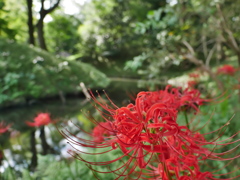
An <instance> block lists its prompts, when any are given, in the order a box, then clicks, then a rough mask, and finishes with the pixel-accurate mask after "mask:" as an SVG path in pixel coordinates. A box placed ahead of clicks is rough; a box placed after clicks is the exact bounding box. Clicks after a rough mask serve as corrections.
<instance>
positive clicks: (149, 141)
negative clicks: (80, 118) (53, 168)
mask: <svg viewBox="0 0 240 180" xmlns="http://www.w3.org/2000/svg"><path fill="white" fill-rule="evenodd" d="M92 98H93V100H94V101H95V103H96V104H98V105H100V107H101V108H103V110H101V109H100V108H97V109H98V110H99V112H100V113H101V115H102V117H103V119H104V120H105V121H106V122H105V123H103V122H101V123H98V122H97V121H96V120H95V119H93V118H91V119H90V120H91V121H92V122H94V123H96V124H97V126H96V127H95V128H94V130H93V132H92V133H91V134H89V135H91V136H92V137H93V140H86V139H84V138H81V137H76V136H74V135H73V134H71V133H70V132H69V131H67V130H66V131H65V132H64V131H62V134H63V136H65V137H66V138H67V139H68V140H69V141H70V143H71V144H74V145H79V146H82V147H89V148H108V150H106V151H104V152H101V153H88V152H83V151H81V150H78V149H77V148H75V147H73V148H74V149H75V150H76V153H73V154H72V155H73V156H74V157H75V158H77V159H79V160H81V161H83V162H85V163H87V164H89V165H90V166H89V168H90V169H92V170H93V171H96V172H99V171H97V170H96V169H94V168H93V167H92V165H93V166H101V165H105V166H108V165H110V164H112V163H115V162H121V163H122V165H120V166H119V167H118V168H116V169H111V167H110V166H109V171H106V172H103V173H114V174H115V175H116V176H117V178H116V179H120V178H124V179H131V178H133V179H139V178H142V179H161V180H173V179H181V180H188V179H189V180H195V179H197V180H207V179H217V178H215V176H217V175H213V174H212V173H210V172H201V171H200V168H199V164H200V162H204V161H205V160H207V159H210V160H221V161H225V160H233V159H236V158H238V157H239V156H240V155H238V156H235V157H227V155H228V154H231V153H232V152H233V151H234V150H235V149H236V148H237V147H238V145H237V146H236V147H234V148H232V149H230V150H228V151H225V152H222V153H218V152H216V151H215V149H217V146H220V147H221V146H226V145H228V144H233V143H236V142H239V141H240V140H236V141H231V140H232V138H233V137H235V136H236V135H238V133H236V134H234V135H233V136H232V137H230V138H228V139H225V140H218V139H219V138H220V137H221V136H219V137H217V138H215V139H212V140H211V141H207V140H206V139H205V136H207V135H208V134H210V133H208V134H200V133H199V132H194V131H191V130H190V129H189V128H188V127H186V126H180V125H179V124H178V122H177V121H178V120H177V117H178V112H179V111H180V110H181V109H182V107H189V108H192V109H195V110H196V111H198V106H200V105H202V104H203V102H204V101H205V100H204V99H201V98H200V93H199V91H197V90H194V89H191V90H190V89H185V90H183V91H181V90H180V89H177V88H171V87H170V86H167V87H166V89H165V90H160V91H155V92H140V93H139V94H138V95H137V98H136V100H135V104H129V105H128V106H126V107H120V108H119V107H117V106H116V105H114V104H113V102H112V101H111V100H110V102H111V104H112V106H109V105H107V104H106V103H105V101H101V100H100V101H99V100H97V99H96V98H95V97H94V96H93V97H92ZM206 101H207V100H206ZM102 102H104V103H102ZM107 112H108V113H107ZM228 123H229V122H228ZM228 123H226V124H225V125H224V126H223V127H221V128H220V129H218V130H216V131H214V132H222V130H223V128H224V127H225V126H227V125H228ZM214 132H211V133H214ZM68 133H69V134H70V135H68ZM71 136H74V137H75V138H72V137H71ZM117 148H118V149H120V150H121V151H122V155H121V156H120V157H118V158H116V159H114V160H111V161H105V162H89V161H87V160H86V159H84V158H83V157H82V156H81V154H82V153H84V154H92V155H99V154H103V153H107V152H110V151H114V150H115V149H117ZM156 167H157V168H156Z"/></svg>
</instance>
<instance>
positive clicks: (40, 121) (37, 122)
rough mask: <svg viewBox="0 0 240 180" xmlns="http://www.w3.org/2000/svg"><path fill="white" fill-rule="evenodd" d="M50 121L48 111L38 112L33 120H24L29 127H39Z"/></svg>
mask: <svg viewBox="0 0 240 180" xmlns="http://www.w3.org/2000/svg"><path fill="white" fill-rule="evenodd" d="M50 123H53V121H52V120H51V118H50V114H49V113H39V114H38V115H37V116H36V117H35V118H34V122H28V121H27V122H26V124H27V125H28V126H31V127H40V126H44V125H48V124H50Z"/></svg>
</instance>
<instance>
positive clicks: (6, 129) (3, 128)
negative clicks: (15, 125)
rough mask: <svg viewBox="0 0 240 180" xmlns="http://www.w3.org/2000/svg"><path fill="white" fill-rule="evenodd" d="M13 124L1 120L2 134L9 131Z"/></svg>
mask: <svg viewBox="0 0 240 180" xmlns="http://www.w3.org/2000/svg"><path fill="white" fill-rule="evenodd" d="M10 127H11V125H7V124H6V123H5V122H3V121H2V122H0V134H3V133H5V132H7V131H8V129H9V128H10Z"/></svg>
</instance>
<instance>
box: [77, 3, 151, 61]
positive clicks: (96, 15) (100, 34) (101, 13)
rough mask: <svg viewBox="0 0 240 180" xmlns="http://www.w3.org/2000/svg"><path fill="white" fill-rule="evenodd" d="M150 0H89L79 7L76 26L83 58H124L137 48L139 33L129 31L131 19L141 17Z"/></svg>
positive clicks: (137, 49)
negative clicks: (80, 15) (79, 18)
mask: <svg viewBox="0 0 240 180" xmlns="http://www.w3.org/2000/svg"><path fill="white" fill-rule="evenodd" d="M152 3H153V1H143V0H136V1H119V0H104V1H97V0H94V1H91V2H89V3H86V5H85V6H84V7H83V10H82V11H83V15H84V21H83V24H82V25H81V26H80V27H79V33H80V36H81V39H82V41H81V43H80V44H79V49H80V53H81V54H82V56H83V57H84V56H86V57H88V58H87V60H90V59H92V60H99V61H104V60H112V61H117V60H118V59H124V58H126V57H129V56H131V57H132V55H136V54H137V53H139V52H140V48H141V47H142V37H141V36H142V35H138V34H135V33H134V32H133V28H134V26H135V25H134V23H135V22H136V21H141V20H144V19H145V14H146V13H147V11H148V10H150V9H152V8H153V7H152V6H153V4H152Z"/></svg>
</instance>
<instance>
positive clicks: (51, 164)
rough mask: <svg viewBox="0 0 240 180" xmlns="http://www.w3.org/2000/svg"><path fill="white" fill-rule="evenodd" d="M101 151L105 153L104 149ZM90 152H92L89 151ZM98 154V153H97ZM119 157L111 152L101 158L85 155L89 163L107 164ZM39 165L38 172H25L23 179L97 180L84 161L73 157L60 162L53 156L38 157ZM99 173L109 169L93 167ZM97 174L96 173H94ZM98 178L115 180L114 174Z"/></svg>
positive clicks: (101, 175) (102, 175)
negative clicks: (106, 162)
mask: <svg viewBox="0 0 240 180" xmlns="http://www.w3.org/2000/svg"><path fill="white" fill-rule="evenodd" d="M101 151H104V149H102V150H101ZM88 152H90V151H88ZM95 153H97V152H95ZM118 156H119V152H110V153H108V154H107V155H106V154H101V155H99V156H94V157H93V156H87V155H83V156H82V157H83V158H86V159H87V160H88V161H93V162H105V161H109V160H112V159H116V158H117V157H118ZM38 159H39V165H38V166H37V170H36V171H35V172H34V173H33V174H32V173H29V172H28V171H25V170H23V173H22V174H23V177H22V178H23V179H24V180H32V179H36V178H37V179H39V180H85V179H96V178H95V175H94V174H93V171H92V170H91V169H90V168H89V167H87V166H86V164H85V163H84V162H82V161H79V160H76V159H74V158H73V157H70V158H69V159H61V160H58V158H56V157H55V156H53V155H47V156H41V155H39V156H38ZM92 168H94V169H96V170H97V171H101V172H105V171H106V172H107V171H109V169H108V168H107V167H104V166H97V167H92ZM94 173H95V174H97V173H96V172H94ZM97 176H98V178H100V179H105V180H112V179H114V174H113V173H106V174H100V175H99V174H97Z"/></svg>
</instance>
